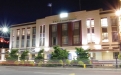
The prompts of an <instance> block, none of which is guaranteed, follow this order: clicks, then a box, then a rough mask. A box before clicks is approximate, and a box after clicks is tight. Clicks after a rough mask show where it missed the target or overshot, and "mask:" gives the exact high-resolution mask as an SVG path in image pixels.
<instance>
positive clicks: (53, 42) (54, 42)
mask: <svg viewBox="0 0 121 75" xmlns="http://www.w3.org/2000/svg"><path fill="white" fill-rule="evenodd" d="M56 43H57V41H56V37H52V45H56Z"/></svg>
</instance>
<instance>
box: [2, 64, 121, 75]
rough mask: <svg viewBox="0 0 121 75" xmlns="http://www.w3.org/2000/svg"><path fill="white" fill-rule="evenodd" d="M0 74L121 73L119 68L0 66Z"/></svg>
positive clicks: (120, 74)
mask: <svg viewBox="0 0 121 75" xmlns="http://www.w3.org/2000/svg"><path fill="white" fill-rule="evenodd" d="M0 75H121V70H120V69H118V70H116V69H113V70H112V69H79V68H77V69H76V68H39V67H10V66H8V67H6V66H5V67H4V66H0Z"/></svg>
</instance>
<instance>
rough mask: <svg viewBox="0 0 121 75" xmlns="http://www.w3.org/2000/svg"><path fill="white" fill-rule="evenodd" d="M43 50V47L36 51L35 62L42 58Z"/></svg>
mask: <svg viewBox="0 0 121 75" xmlns="http://www.w3.org/2000/svg"><path fill="white" fill-rule="evenodd" d="M43 52H44V49H42V50H40V51H39V52H38V55H37V56H36V57H35V61H36V62H39V61H40V60H42V59H44V56H43Z"/></svg>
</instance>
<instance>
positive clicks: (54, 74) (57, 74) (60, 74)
mask: <svg viewBox="0 0 121 75" xmlns="http://www.w3.org/2000/svg"><path fill="white" fill-rule="evenodd" d="M34 73H40V74H48V75H50V74H52V75H68V74H62V73H45V72H34ZM69 75H75V74H74V73H72V74H69Z"/></svg>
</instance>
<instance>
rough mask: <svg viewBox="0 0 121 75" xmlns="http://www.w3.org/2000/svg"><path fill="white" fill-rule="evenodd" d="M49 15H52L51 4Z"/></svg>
mask: <svg viewBox="0 0 121 75" xmlns="http://www.w3.org/2000/svg"><path fill="white" fill-rule="evenodd" d="M50 15H52V5H51V7H50Z"/></svg>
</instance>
